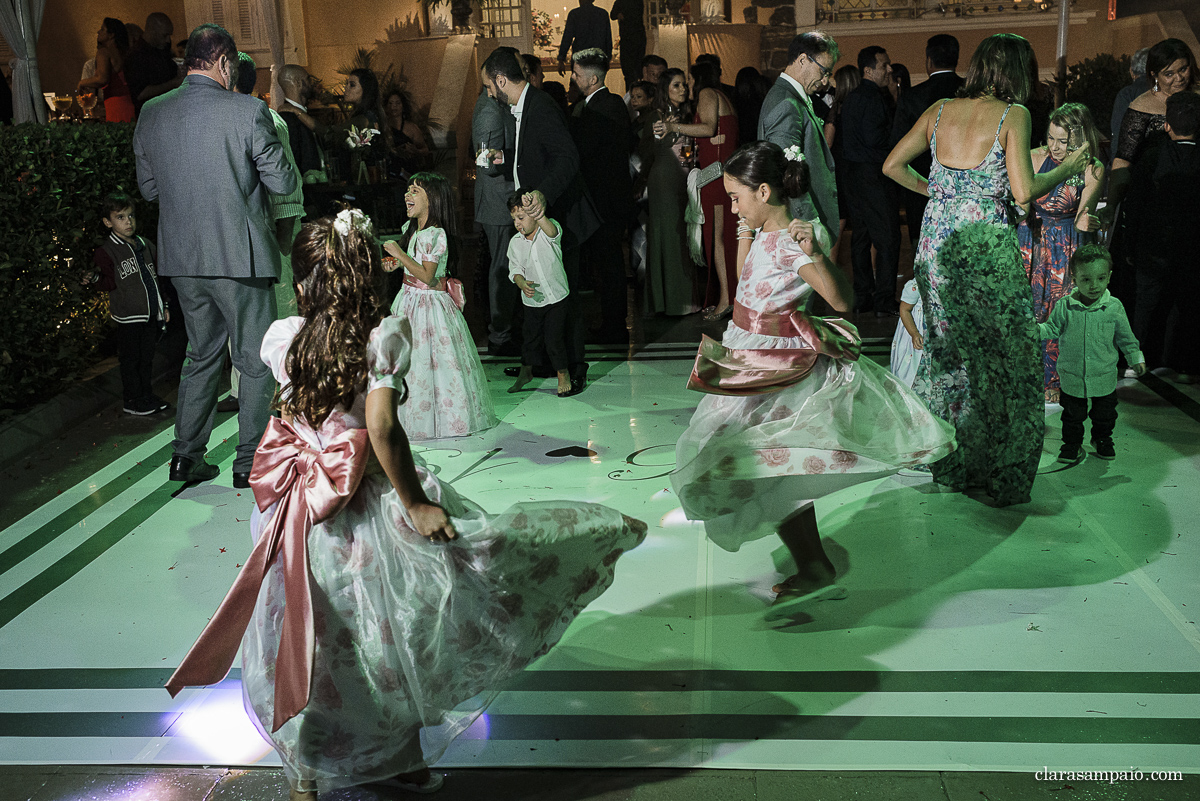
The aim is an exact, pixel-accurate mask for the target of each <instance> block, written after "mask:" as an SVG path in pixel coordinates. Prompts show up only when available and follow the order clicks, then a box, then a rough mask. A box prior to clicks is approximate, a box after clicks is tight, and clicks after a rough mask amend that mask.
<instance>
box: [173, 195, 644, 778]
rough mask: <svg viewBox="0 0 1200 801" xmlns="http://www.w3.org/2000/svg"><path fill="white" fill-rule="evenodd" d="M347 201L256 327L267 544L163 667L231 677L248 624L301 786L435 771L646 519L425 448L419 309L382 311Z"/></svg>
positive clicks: (254, 678) (249, 665)
mask: <svg viewBox="0 0 1200 801" xmlns="http://www.w3.org/2000/svg"><path fill="white" fill-rule="evenodd" d="M342 214H343V215H346V216H344V217H343V216H342V215H339V218H340V219H335V218H328V217H327V218H324V219H321V220H318V221H316V222H313V223H309V224H307V225H305V226H304V228H303V229H302V231H301V233H300V237H299V239H298V240H297V243H296V247H295V263H294V270H295V279H296V282H297V283H296V302H297V305H298V307H299V311H300V314H301V316H300V317H290V318H287V319H285V320H280V321H278V322H276V323H275V324H273V325H272V326H271V328H270V329H269V331H268V333H267V336H266V338H265V339H264V340H263V345H262V358H263V361H264V362H266V363H267V365H268V366H269V367H270V368H271V371H272V372H273V373H274V375H275V378H276V380H278V382H279V384H280V386H281V394H280V403H279V407H280V411H281V413H282V416H281V417H280V418H273V419H272V421H271V424H270V426H269V427H268V429H267V433H266V435H265V436H264V437H263V439H262V442H261V444H260V445H259V448H258V451H257V453H256V454H255V458H254V470H253V473H252V474H251V478H250V482H251V486H252V488H253V490H254V497H255V502H256V507H257V508H256V511H255V514H254V516H253V520H252V522H251V526H252V530H253V533H254V535H255V538H256V545H255V547H254V550H253V552H252V553H251V555H250V557H249V558H248V559H247V560H246V564H245V566H244V567H243V569H242V571H241V573H240V574H239V575H238V578H237V580H236V582H235V583H234V586H233V588H232V589H231V590H230V591H229V594H228V595H227V596H226V598H225V600H224V601H223V602H222V604H221V606H220V608H219V609H218V610H217V613H216V615H214V617H213V618H212V620H211V622H210V623H209V624H208V626H207V627H206V628H205V629H204V632H203V633H202V634H201V635H200V639H199V640H198V641H197V642H196V644H195V645H193V646H192V648H191V650H190V651H189V653H188V655H187V657H186V658H185V659H184V660H183V662H182V664H181V665H180V667H179V669H178V670H177V671H176V672H175V674H174V675H173V676H172V677H171V680H170V682H169V683H168V684H167V689H168V690H170V692H171V693H172V694H173V695H174V694H177V693H179V692H180V691H181V690H182V689H183V688H184V687H187V686H194V685H207V684H213V683H216V682H218V681H220V680H221V679H222V678H223V677H224V676H225V675H226V673H227V672H228V670H229V668H230V666H231V665H232V663H233V660H234V657H235V654H236V652H237V648H238V645H239V643H240V644H241V646H242V688H243V693H244V695H245V698H246V706H247V709H248V710H250V711H251V712H252V718H253V719H254V722H255V723H256V725H258V726H259V728H260V731H261V732H262V733H263V736H264V737H266V738H267V739H268V740H269V741H270V742H271V743H272V745H273V746H274V747H275V750H276V751H277V752H278V753H279V757H280V759H281V760H282V762H283V765H284V770H285V772H286V774H287V777H288V780H289V782H290V784H291V788H292V793H291V797H292V801H315V799H316V795H317V792H318V791H320V792H325V791H328V790H332V789H336V788H340V787H348V786H352V785H361V784H372V785H381V786H384V787H391V788H398V789H403V790H408V791H413V792H424V793H428V792H433V791H435V790H437V789H438V788H439V787H441V785H442V781H443V778H442V776H441V775H439V774H435V773H431V772H430V771H429V768H428V765H429V764H431V763H433V762H434V761H436V760H437V759H438V757H440V756H441V754H442V752H443V751H444V750H445V749H446V747H447V746H448V745H449V744H450V742H451V741H452V740H453V739H454V737H456V736H457V735H459V734H461V733H462V732H463V731H464V730H465V729H466V728H467V727H468V726H469V725H470V724H471V722H472V721H474V720H475V719H476V718H477V717H478V716H479V715H480V714H481V713H482V712H483V710H484V709H485V708H486V706H487V703H488V702H489V701H490V700H491V698H492V697H494V695H495V692H496V691H497V690H498V689H499V687H500V685H501V684H502V683H503V682H504V681H505V680H506V679H507V678H508V677H510V676H512V675H513V674H515V673H517V672H519V671H521V670H522V669H523V668H524V667H525V666H526V665H528V664H530V663H531V662H532V661H533V660H535V659H536V658H537V657H539V656H541V655H542V654H544V653H546V652H547V651H548V650H549V649H550V647H551V646H553V645H554V644H555V643H556V642H557V641H558V640H559V638H560V637H561V636H562V634H563V632H564V631H565V630H566V628H567V626H568V625H569V624H570V623H571V621H572V620H574V618H575V617H576V615H578V614H579V612H580V611H582V610H583V608H584V607H585V606H587V605H588V604H589V603H590V602H591V601H592V600H594V599H595V598H597V597H598V596H599V595H600V594H601V593H602V592H604V590H605V589H607V588H608V586H609V585H610V584H611V583H612V580H613V571H614V568H615V565H616V562H617V559H618V558H619V557H620V555H621V554H622V553H623V552H624V551H626V550H628V549H629V548H632V547H634V546H635V545H637V544H638V543H639V542H641V540H642V538H643V537H644V536H645V532H646V526H645V524H644V523H642V522H640V521H638V520H633V519H631V518H628V517H624V516H623V515H621V514H620V513H619V512H617V511H615V510H613V509H610V508H608V507H605V506H600V505H598V504H590V503H571V502H543V503H519V504H515V505H513V506H512V507H510V508H509V509H508V510H507V511H505V512H504V513H502V514H499V515H492V514H489V513H487V512H485V511H484V510H483V509H482V508H480V507H479V506H477V505H476V504H474V503H472V502H471V501H469V500H467V499H466V498H463V497H462V496H460V495H459V494H458V493H457V492H456V491H455V490H454V489H453V488H452V487H451V486H449V485H448V484H443V483H442V482H441V481H439V480H438V478H437V477H436V476H435V475H434V473H433V472H432V471H430V470H429V469H427V468H426V466H425V464H424V462H422V461H421V460H420V458H418V457H416V456H414V455H413V453H412V450H411V449H410V447H409V441H408V436H407V435H406V433H405V430H404V428H403V426H402V425H401V424H400V420H399V417H398V414H397V409H398V407H399V408H402V407H403V404H404V403H405V402H406V395H407V389H406V386H405V381H404V376H405V373H406V372H407V371H408V368H409V363H410V359H411V354H412V335H411V332H410V325H409V321H408V320H407V319H406V318H403V317H394V316H385V311H386V310H385V307H384V306H383V305H382V303H381V298H380V297H379V295H378V293H377V290H376V289H375V287H374V284H373V282H374V279H375V278H376V277H378V276H379V275H380V264H379V255H378V254H379V249H378V245H377V244H376V241H375V239H374V236H373V234H372V231H371V227H370V223H369V221H367V219H366V218H365V217H364V216H363V215H362V214H361V212H358V211H357V210H351V211H348V212H343V213H342ZM408 402H411V400H409V401H408ZM472 698H476V701H475V702H474V703H473V704H471V705H470V708H467V709H464V708H463V707H462V706H460V705H463V702H465V701H468V700H470V699H472Z"/></svg>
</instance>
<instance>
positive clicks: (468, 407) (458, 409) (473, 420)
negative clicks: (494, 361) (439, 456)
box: [392, 286, 497, 440]
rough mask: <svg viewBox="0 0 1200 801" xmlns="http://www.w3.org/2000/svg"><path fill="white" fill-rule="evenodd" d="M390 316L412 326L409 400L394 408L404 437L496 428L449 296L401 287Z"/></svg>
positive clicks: (473, 352) (478, 365)
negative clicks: (404, 434) (403, 318)
mask: <svg viewBox="0 0 1200 801" xmlns="http://www.w3.org/2000/svg"><path fill="white" fill-rule="evenodd" d="M392 313H393V314H397V315H400V316H403V317H407V318H408V321H409V323H410V324H411V325H412V367H410V368H409V371H408V375H407V376H405V379H404V380H405V384H406V385H407V387H408V400H406V401H405V402H404V403H402V404H400V408H399V410H398V416H399V418H400V425H402V426H404V432H405V433H406V434H408V438H409V439H412V440H426V439H437V438H439V437H465V436H467V435H468V434H474V433H475V432H477V431H483V430H485V429H488V428H491V427H492V426H494V425H496V422H497V420H496V410H495V407H494V406H493V405H492V396H491V393H489V392H488V388H487V376H486V375H484V372H483V363H482V362H481V361H479V351H478V350H477V349H476V347H475V340H473V339H472V338H471V332H470V331H469V330H468V329H467V321H466V320H465V319H463V316H462V312H460V311H459V310H458V307H457V306H455V305H454V301H453V300H452V299H451V297H450V293H448V292H442V291H441V290H436V289H418V288H415V287H411V286H406V287H404V289H403V290H402V291H401V292H400V294H399V296H398V297H397V298H396V300H395V302H394V303H393V304H392Z"/></svg>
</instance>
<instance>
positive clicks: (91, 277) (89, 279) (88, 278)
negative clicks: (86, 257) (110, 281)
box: [79, 272, 100, 286]
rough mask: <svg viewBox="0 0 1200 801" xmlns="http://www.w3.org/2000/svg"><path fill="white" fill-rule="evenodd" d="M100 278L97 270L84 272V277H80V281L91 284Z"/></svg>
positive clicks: (86, 284)
mask: <svg viewBox="0 0 1200 801" xmlns="http://www.w3.org/2000/svg"><path fill="white" fill-rule="evenodd" d="M99 280H100V276H99V275H97V274H96V273H95V272H90V273H84V274H83V277H82V278H80V279H79V283H81V284H83V285H84V286H91V285H92V284H94V283H96V282H97V281H99Z"/></svg>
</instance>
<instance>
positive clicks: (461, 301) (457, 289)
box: [404, 274, 467, 311]
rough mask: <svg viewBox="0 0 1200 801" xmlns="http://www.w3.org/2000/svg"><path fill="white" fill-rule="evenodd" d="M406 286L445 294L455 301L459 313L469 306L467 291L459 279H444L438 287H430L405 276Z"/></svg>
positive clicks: (409, 276)
mask: <svg viewBox="0 0 1200 801" xmlns="http://www.w3.org/2000/svg"><path fill="white" fill-rule="evenodd" d="M404 285H405V286H411V287H416V288H417V289H432V290H434V291H436V292H445V293H446V294H447V295H449V296H450V299H451V300H452V301H454V305H455V306H457V307H458V310H459V311H462V310H463V308H464V307H465V306H466V305H467V293H466V290H465V289H463V282H462V281H459V280H458V279H457V278H443V279H442V280H441V281H439V282H438V285H437V286H429V285H428V284H425V283H422V282H421V281H418V280H417V279H416V278H413V277H412V276H411V275H408V274H405V276H404Z"/></svg>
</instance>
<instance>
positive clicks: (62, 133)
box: [0, 123, 158, 417]
mask: <svg viewBox="0 0 1200 801" xmlns="http://www.w3.org/2000/svg"><path fill="white" fill-rule="evenodd" d="M116 190H121V191H124V192H127V193H129V194H130V195H132V196H133V197H134V198H135V199H136V200H137V201H138V202H137V213H138V230H139V232H140V233H142V234H149V235H150V236H153V234H154V232H155V229H156V227H157V219H158V206H157V204H151V203H145V202H142V201H141V199H140V196H139V195H138V191H137V177H136V172H135V168H134V159H133V125H132V124H128V123H126V124H121V123H108V124H106V123H88V124H69V123H61V124H60V123H52V124H50V125H39V124H37V123H25V124H22V125H18V126H15V127H12V126H8V127H0V221H2V222H0V417H4V416H8V415H11V414H13V413H14V412H17V411H20V410H22V409H25V408H27V407H30V406H33V405H35V404H37V403H40V402H42V401H44V400H46V399H48V398H49V397H50V396H52V395H53V394H55V393H56V392H58V391H59V390H60V389H61V388H62V387H63V386H64V385H65V384H67V383H68V382H70V381H71V380H73V379H74V378H76V377H77V376H78V375H79V374H80V372H81V371H82V370H83V369H85V368H86V367H88V366H89V365H90V364H91V363H92V362H93V361H94V360H95V358H96V347H97V345H98V343H99V342H100V340H101V339H102V338H103V336H104V331H105V327H106V325H107V322H106V321H107V316H108V312H107V309H108V300H107V296H106V295H105V293H97V292H94V291H91V290H88V289H85V288H84V287H83V286H82V284H81V279H82V277H83V276H84V275H85V274H86V273H88V272H90V271H91V264H92V252H93V251H94V250H95V248H96V247H97V246H98V245H99V243H100V242H101V240H102V239H103V237H104V236H105V231H106V229H105V228H104V225H103V223H101V221H100V201H101V199H102V198H103V197H104V195H106V194H107V193H109V192H112V191H116Z"/></svg>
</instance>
